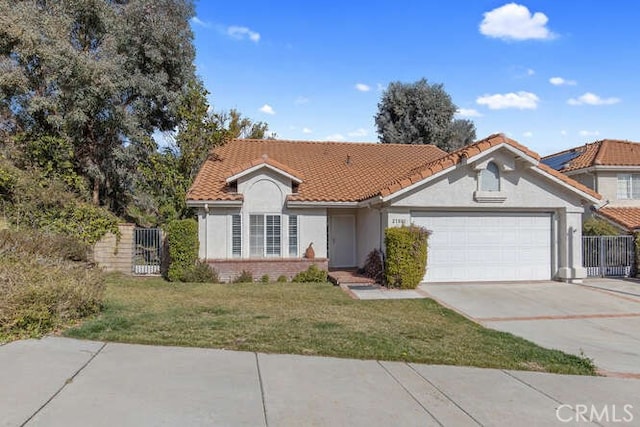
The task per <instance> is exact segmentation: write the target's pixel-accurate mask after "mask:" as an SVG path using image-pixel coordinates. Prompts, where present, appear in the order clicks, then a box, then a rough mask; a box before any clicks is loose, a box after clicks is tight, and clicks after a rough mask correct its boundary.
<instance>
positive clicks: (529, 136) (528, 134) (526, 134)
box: [522, 131, 533, 138]
mask: <svg viewBox="0 0 640 427" xmlns="http://www.w3.org/2000/svg"><path fill="white" fill-rule="evenodd" d="M522 136H524V137H525V138H531V137H532V136H533V132H531V131H527V132H525V133H523V134H522Z"/></svg>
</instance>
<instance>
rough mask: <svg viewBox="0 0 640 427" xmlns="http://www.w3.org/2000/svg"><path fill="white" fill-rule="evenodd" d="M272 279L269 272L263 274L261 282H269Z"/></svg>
mask: <svg viewBox="0 0 640 427" xmlns="http://www.w3.org/2000/svg"><path fill="white" fill-rule="evenodd" d="M270 281H271V279H270V278H269V275H268V274H263V275H262V277H261V278H260V282H261V283H269V282H270Z"/></svg>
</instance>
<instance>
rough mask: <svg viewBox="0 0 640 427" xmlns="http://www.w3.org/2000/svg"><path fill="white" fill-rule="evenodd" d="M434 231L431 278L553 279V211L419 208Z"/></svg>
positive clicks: (419, 221) (417, 220)
mask: <svg viewBox="0 0 640 427" xmlns="http://www.w3.org/2000/svg"><path fill="white" fill-rule="evenodd" d="M412 221H413V223H414V224H416V225H420V226H422V227H425V228H427V229H429V230H431V231H432V234H431V236H430V237H429V255H428V259H427V274H426V275H425V281H429V282H470V281H492V280H503V281H506V280H548V279H550V278H551V215H550V214H547V213H540V214H532V213H487V212H482V213H480V212H473V213H470V212H440V213H436V212H429V213H427V212H424V213H419V212H413V213H412Z"/></svg>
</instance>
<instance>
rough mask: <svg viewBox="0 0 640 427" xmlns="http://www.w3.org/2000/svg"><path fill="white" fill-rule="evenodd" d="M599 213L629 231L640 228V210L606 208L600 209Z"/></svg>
mask: <svg viewBox="0 0 640 427" xmlns="http://www.w3.org/2000/svg"><path fill="white" fill-rule="evenodd" d="M597 213H598V215H601V216H603V217H605V218H607V219H609V220H611V221H613V222H615V223H616V224H619V225H621V226H622V227H624V228H626V229H628V230H629V231H633V230H635V229H638V228H640V208H612V207H604V208H601V209H598V211H597Z"/></svg>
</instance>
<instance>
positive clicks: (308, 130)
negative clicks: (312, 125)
mask: <svg viewBox="0 0 640 427" xmlns="http://www.w3.org/2000/svg"><path fill="white" fill-rule="evenodd" d="M312 132H313V131H312V130H311V129H309V128H302V133H306V134H309V133H312Z"/></svg>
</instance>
